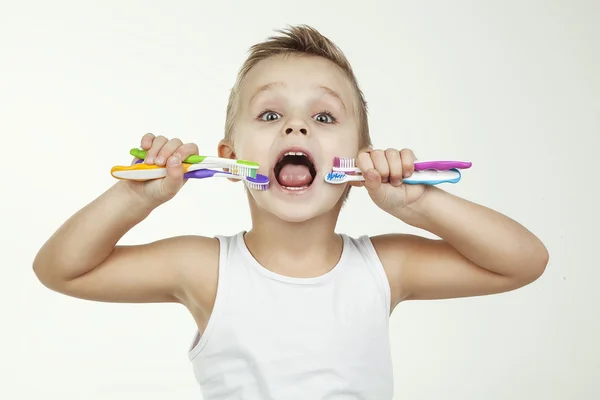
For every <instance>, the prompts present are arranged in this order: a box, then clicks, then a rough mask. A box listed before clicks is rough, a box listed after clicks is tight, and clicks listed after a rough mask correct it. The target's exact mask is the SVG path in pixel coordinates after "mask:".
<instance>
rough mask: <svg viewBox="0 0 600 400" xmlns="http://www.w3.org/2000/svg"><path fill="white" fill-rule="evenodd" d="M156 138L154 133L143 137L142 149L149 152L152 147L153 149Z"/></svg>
mask: <svg viewBox="0 0 600 400" xmlns="http://www.w3.org/2000/svg"><path fill="white" fill-rule="evenodd" d="M154 137H155V136H154V135H153V134H152V133H146V134H145V135H144V136H142V141H141V142H140V146H141V147H142V149H144V150H148V149H149V148H150V147H152V141H153V140H154Z"/></svg>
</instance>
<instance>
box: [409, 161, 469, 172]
mask: <svg viewBox="0 0 600 400" xmlns="http://www.w3.org/2000/svg"><path fill="white" fill-rule="evenodd" d="M471 165H472V163H471V162H469V161H415V171H424V170H427V169H434V170H438V171H447V170H450V169H467V168H471Z"/></svg>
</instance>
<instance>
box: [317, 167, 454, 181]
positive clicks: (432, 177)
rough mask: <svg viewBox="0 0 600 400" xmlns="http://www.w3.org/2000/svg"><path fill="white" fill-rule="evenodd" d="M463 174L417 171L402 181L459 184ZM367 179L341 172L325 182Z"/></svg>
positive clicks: (452, 171) (333, 174) (327, 176)
mask: <svg viewBox="0 0 600 400" xmlns="http://www.w3.org/2000/svg"><path fill="white" fill-rule="evenodd" d="M461 176H462V175H461V173H460V171H459V170H458V169H455V168H453V169H449V170H445V171H432V170H426V171H415V172H413V174H412V175H411V176H410V177H408V178H404V179H402V183H406V184H409V185H439V184H441V183H458V182H459V181H460V179H461ZM364 180H365V178H364V176H362V175H356V174H346V173H345V172H341V171H333V172H330V173H328V174H327V175H325V182H327V183H332V184H341V183H346V182H353V181H354V182H361V181H364Z"/></svg>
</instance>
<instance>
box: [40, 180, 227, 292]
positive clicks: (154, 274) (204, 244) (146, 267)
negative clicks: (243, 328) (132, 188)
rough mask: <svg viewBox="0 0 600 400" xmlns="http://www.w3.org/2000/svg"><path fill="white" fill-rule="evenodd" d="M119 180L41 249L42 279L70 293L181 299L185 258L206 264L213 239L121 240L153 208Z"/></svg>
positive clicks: (210, 256)
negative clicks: (123, 242)
mask: <svg viewBox="0 0 600 400" xmlns="http://www.w3.org/2000/svg"><path fill="white" fill-rule="evenodd" d="M124 186H125V182H119V183H117V184H116V185H114V186H113V187H111V188H110V189H109V190H108V191H106V192H105V193H103V194H102V195H101V196H100V197H98V198H97V199H96V200H94V201H93V202H91V203H90V204H88V205H87V206H86V207H84V208H83V209H81V210H80V211H78V212H77V213H76V214H75V215H73V216H72V217H71V218H70V219H69V220H67V221H66V222H65V224H64V225H62V226H61V227H60V228H59V229H58V231H57V232H56V233H55V234H54V235H53V236H52V237H51V238H50V239H49V240H48V241H47V242H46V243H45V244H44V246H43V247H42V248H41V249H40V251H39V252H38V254H37V256H36V257H35V260H34V263H33V269H34V271H35V273H36V275H37V277H38V278H39V280H40V281H41V282H42V283H43V284H44V285H45V286H47V287H48V288H50V289H52V290H55V291H57V292H60V293H64V294H66V295H69V296H73V297H78V298H83V299H88V300H97V301H108V302H175V301H181V297H182V296H183V290H184V289H183V288H182V287H181V282H183V281H184V280H185V274H186V270H185V269H184V266H185V265H186V260H188V262H189V260H195V262H196V263H198V265H202V264H206V262H204V263H203V262H202V259H207V261H208V260H209V259H212V256H214V255H215V254H216V253H215V252H216V251H218V250H216V249H217V248H218V244H216V243H215V242H214V240H213V239H208V238H199V237H175V238H170V239H164V240H160V241H157V242H154V243H149V244H144V245H138V246H117V245H116V244H117V242H118V241H119V240H120V239H121V237H122V236H123V235H124V234H125V233H127V232H128V231H129V230H130V229H131V228H132V227H134V226H135V225H137V224H138V223H140V222H141V221H142V220H143V219H145V218H146V217H147V216H148V215H149V214H150V213H151V209H149V208H146V207H143V206H141V204H140V202H139V201H136V199H135V197H134V196H132V194H131V193H130V192H129V191H128V190H127V188H125V187H124Z"/></svg>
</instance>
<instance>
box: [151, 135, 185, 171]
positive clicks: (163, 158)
mask: <svg viewBox="0 0 600 400" xmlns="http://www.w3.org/2000/svg"><path fill="white" fill-rule="evenodd" d="M182 144H183V143H182V142H181V140H179V139H176V138H175V139H171V140H169V141H168V142H167V143H165V145H164V146H163V147H162V148H161V149H160V150H159V151H158V154H157V155H156V160H154V164H156V165H161V166H162V165H165V163H166V162H167V159H168V158H169V157H171V156H172V155H173V154H174V153H175V150H177V149H178V148H179V146H181V145H182Z"/></svg>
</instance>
